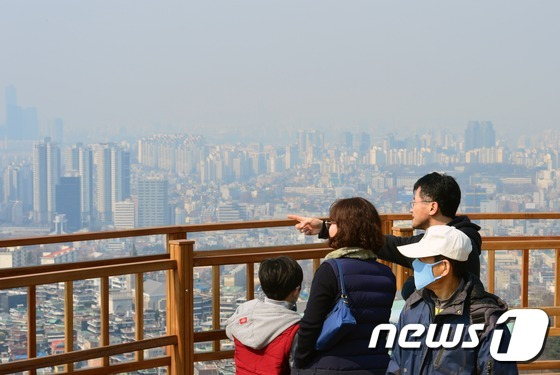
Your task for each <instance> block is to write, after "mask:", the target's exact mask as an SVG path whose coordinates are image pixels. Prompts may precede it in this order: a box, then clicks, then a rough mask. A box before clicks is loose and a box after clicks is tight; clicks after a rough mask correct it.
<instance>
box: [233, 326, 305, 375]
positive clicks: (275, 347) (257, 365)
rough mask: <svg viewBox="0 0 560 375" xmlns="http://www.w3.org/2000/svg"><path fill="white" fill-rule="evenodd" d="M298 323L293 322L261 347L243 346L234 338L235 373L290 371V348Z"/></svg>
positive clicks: (278, 374) (268, 374) (276, 374)
mask: <svg viewBox="0 0 560 375" xmlns="http://www.w3.org/2000/svg"><path fill="white" fill-rule="evenodd" d="M298 329H299V324H294V325H293V326H291V327H290V328H288V329H287V330H285V331H284V332H282V333H281V334H280V336H278V337H276V338H275V339H274V340H272V342H271V343H270V344H268V345H267V346H266V347H264V348H262V349H253V348H251V347H248V346H245V345H243V344H242V343H241V341H239V340H237V338H234V342H235V356H234V358H235V366H236V372H235V373H236V375H249V374H251V375H253V374H259V375H261V374H262V375H283V374H289V373H290V363H289V358H290V349H291V347H292V342H293V340H294V336H295V335H296V333H297V331H298Z"/></svg>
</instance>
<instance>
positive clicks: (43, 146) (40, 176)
mask: <svg viewBox="0 0 560 375" xmlns="http://www.w3.org/2000/svg"><path fill="white" fill-rule="evenodd" d="M59 177H60V149H59V148H58V145H57V144H55V143H51V141H50V138H45V140H44V141H42V142H40V143H36V144H35V145H34V146H33V218H34V220H35V221H36V222H37V223H40V224H50V223H51V221H52V219H53V217H54V213H55V211H56V184H57V183H58V180H59Z"/></svg>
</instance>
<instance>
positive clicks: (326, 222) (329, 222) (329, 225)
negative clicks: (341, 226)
mask: <svg viewBox="0 0 560 375" xmlns="http://www.w3.org/2000/svg"><path fill="white" fill-rule="evenodd" d="M333 224H335V222H334V221H332V220H325V226H326V227H327V230H328V229H329V228H330V227H331V225H333Z"/></svg>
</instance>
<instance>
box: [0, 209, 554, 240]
mask: <svg viewBox="0 0 560 375" xmlns="http://www.w3.org/2000/svg"><path fill="white" fill-rule="evenodd" d="M458 215H460V213H459V214H458ZM379 216H380V217H381V220H382V225H383V227H384V228H383V230H384V233H390V228H391V227H392V221H396V220H410V219H411V218H412V217H411V215H410V214H381V215H379ZM468 216H469V217H470V219H471V220H511V219H524V220H528V219H534V220H555V219H560V213H556V212H508V213H503V212H501V213H469V214H468ZM389 221H391V224H385V223H386V222H389ZM294 224H296V221H295V220H259V221H245V222H235V223H208V224H195V225H182V226H164V227H151V228H142V229H130V230H115V231H104V232H88V233H73V234H63V235H57V236H37V237H20V238H11V239H3V240H0V247H12V246H30V245H41V244H52V243H63V242H79V241H94V240H106V239H111V238H127V237H142V236H151V235H164V234H170V233H178V232H185V233H188V232H191V233H193V232H214V231H222V230H236V229H258V228H277V227H289V226H292V225H294ZM385 229H387V230H386V231H385Z"/></svg>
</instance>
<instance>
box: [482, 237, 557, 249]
mask: <svg viewBox="0 0 560 375" xmlns="http://www.w3.org/2000/svg"><path fill="white" fill-rule="evenodd" d="M559 247H560V237H559V239H557V240H529V239H528V240H527V241H520V240H516V241H485V238H484V239H483V241H482V250H523V249H530V250H538V249H557V248H559Z"/></svg>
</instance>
